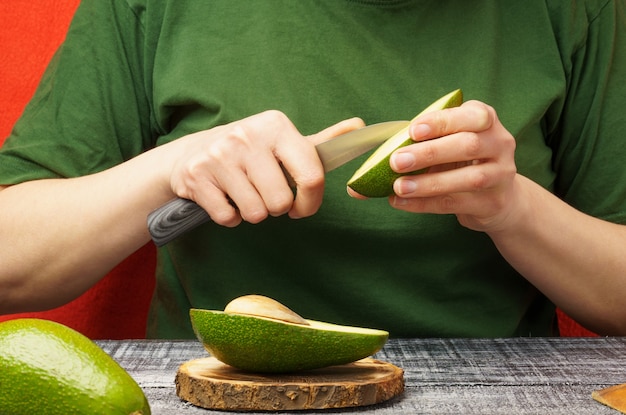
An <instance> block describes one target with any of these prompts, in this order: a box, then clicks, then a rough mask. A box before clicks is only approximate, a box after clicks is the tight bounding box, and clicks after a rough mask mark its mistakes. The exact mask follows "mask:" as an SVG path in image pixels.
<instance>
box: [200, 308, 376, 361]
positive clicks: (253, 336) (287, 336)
mask: <svg viewBox="0 0 626 415" xmlns="http://www.w3.org/2000/svg"><path fill="white" fill-rule="evenodd" d="M190 313H191V320H192V325H193V327H194V331H195V333H196V336H197V337H198V339H199V340H200V341H201V342H202V343H203V344H204V347H205V348H206V350H207V351H208V352H209V353H211V354H212V355H213V356H214V357H215V358H217V359H218V360H220V361H221V362H223V363H226V364H228V365H230V366H233V367H235V368H238V369H241V370H246V371H251V372H258V373H287V372H297V371H302V370H310V369H318V368H322V367H327V366H333V365H340V364H345V363H350V362H354V361H356V360H360V359H362V358H365V357H368V356H370V355H372V354H374V353H375V352H376V351H378V350H380V349H381V348H382V347H383V345H384V344H385V342H386V341H387V337H388V334H387V333H386V332H383V331H372V332H373V334H363V333H355V332H350V331H338V330H323V329H317V328H312V327H311V326H304V325H298V324H292V323H284V322H280V321H275V320H270V319H265V318H259V317H254V316H245V315H238V314H227V313H223V312H220V311H212V310H198V309H192V310H191V312H190ZM335 327H341V326H335ZM374 332H377V333H375V334H374ZM383 333H384V334H383Z"/></svg>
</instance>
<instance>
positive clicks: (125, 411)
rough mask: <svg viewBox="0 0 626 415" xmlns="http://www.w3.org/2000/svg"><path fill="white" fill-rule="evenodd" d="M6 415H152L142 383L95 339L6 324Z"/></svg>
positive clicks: (0, 377) (2, 364)
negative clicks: (133, 377) (98, 344)
mask: <svg viewBox="0 0 626 415" xmlns="http://www.w3.org/2000/svg"><path fill="white" fill-rule="evenodd" d="M0 414H11V415H26V414H28V415H31V414H50V415H56V414H58V415H68V414H72V415H82V414H85V415H87V414H89V415H94V414H103V415H104V414H107V415H150V406H149V404H148V401H147V399H146V397H145V395H144V393H143V391H142V390H141V388H140V387H139V385H137V383H136V382H135V381H134V380H133V379H132V378H131V377H130V375H129V374H128V373H127V372H126V371H125V370H124V369H123V368H122V367H120V366H119V365H118V364H117V362H115V361H114V360H113V359H112V358H111V357H110V356H109V355H108V354H106V353H105V352H104V351H103V350H102V349H100V348H99V347H98V346H97V345H96V344H95V343H93V342H92V341H91V340H90V339H88V338H87V337H85V336H83V335H82V334H80V333H78V332H77V331H75V330H73V329H70V328H69V327H66V326H64V325H61V324H59V323H55V322H52V321H47V320H41V319H16V320H9V321H6V322H4V323H0Z"/></svg>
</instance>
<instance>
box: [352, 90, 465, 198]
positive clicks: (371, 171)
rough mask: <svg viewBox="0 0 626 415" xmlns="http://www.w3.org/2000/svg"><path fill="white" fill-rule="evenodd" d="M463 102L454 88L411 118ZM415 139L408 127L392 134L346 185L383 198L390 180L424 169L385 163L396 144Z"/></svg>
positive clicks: (412, 142) (402, 144)
mask: <svg viewBox="0 0 626 415" xmlns="http://www.w3.org/2000/svg"><path fill="white" fill-rule="evenodd" d="M462 103H463V92H462V91H461V90H460V89H456V90H454V91H452V92H450V93H448V94H446V95H444V96H443V97H441V98H439V99H438V100H437V101H435V102H433V103H432V104H430V105H429V106H428V107H427V108H426V109H424V110H423V111H422V112H420V113H419V114H417V115H416V116H415V117H414V118H413V119H412V120H411V122H412V121H415V120H416V119H418V118H419V117H420V116H421V115H423V114H426V113H428V112H432V111H438V110H442V109H446V108H452V107H458V106H459V105H461V104H462ZM414 143H415V141H413V139H412V138H411V135H410V134H409V126H407V127H405V128H403V129H402V130H400V131H398V132H397V133H396V134H394V135H393V136H392V137H391V138H389V139H388V140H387V141H385V142H384V143H383V144H381V145H380V147H378V148H377V149H376V150H375V151H374V152H373V153H372V155H371V156H370V157H368V159H367V160H365V162H364V163H363V164H362V165H361V167H359V168H358V169H357V170H356V171H355V172H354V175H353V176H352V177H351V178H350V179H349V180H348V187H349V188H351V189H352V190H354V191H355V192H357V193H359V194H360V195H362V196H366V197H387V196H390V195H392V194H393V183H394V182H395V181H396V179H397V178H399V177H400V176H405V175H414V174H419V173H422V172H424V171H426V169H421V170H417V171H413V172H409V173H396V172H395V171H393V170H392V169H391V166H390V165H389V162H390V159H391V155H392V154H393V152H395V151H396V150H397V149H399V148H400V147H404V146H408V145H410V144H414Z"/></svg>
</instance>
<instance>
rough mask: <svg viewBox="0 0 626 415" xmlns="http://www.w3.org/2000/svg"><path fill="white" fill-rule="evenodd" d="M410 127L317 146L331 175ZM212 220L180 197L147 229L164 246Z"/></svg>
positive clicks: (383, 128) (362, 131) (371, 129)
mask: <svg viewBox="0 0 626 415" xmlns="http://www.w3.org/2000/svg"><path fill="white" fill-rule="evenodd" d="M408 124H409V121H387V122H382V123H378V124H372V125H368V126H366V127H363V128H359V129H357V130H353V131H350V132H347V133H345V134H341V135H338V136H337V137H335V138H333V139H331V140H328V141H325V142H323V143H320V144H318V145H316V146H315V149H316V151H317V154H318V156H319V158H320V160H321V162H322V165H323V166H324V171H325V172H329V171H331V170H334V169H336V168H337V167H339V166H341V165H343V164H345V163H347V162H349V161H350V160H353V159H355V158H357V157H358V156H360V155H362V154H365V153H366V152H367V151H369V150H371V149H373V148H374V147H376V146H377V145H379V144H381V143H382V142H383V141H385V140H386V139H387V138H389V137H391V136H392V135H394V134H395V133H397V132H398V131H400V130H401V129H403V128H404V127H406V126H407V125H408ZM209 220H210V217H209V215H208V214H207V212H206V211H205V210H204V209H203V208H202V207H200V206H199V205H198V204H196V203H195V202H194V201H192V200H188V199H182V198H177V199H174V200H171V201H170V202H168V203H166V204H165V205H163V206H161V207H159V208H158V209H156V210H155V211H153V212H151V213H150V214H149V215H148V230H149V232H150V236H151V237H152V240H153V241H154V243H155V244H156V246H163V245H165V244H166V243H168V242H170V241H172V240H173V239H175V238H176V237H178V236H180V235H182V234H183V233H185V232H187V231H188V230H190V229H192V228H195V227H196V226H198V225H200V224H202V223H204V222H207V221H209Z"/></svg>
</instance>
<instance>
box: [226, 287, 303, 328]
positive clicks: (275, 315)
mask: <svg viewBox="0 0 626 415" xmlns="http://www.w3.org/2000/svg"><path fill="white" fill-rule="evenodd" d="M224 312H225V313H227V314H239V315H244V316H254V317H263V318H268V319H271V320H279V321H286V322H288V323H293V324H301V325H304V326H308V325H310V324H309V323H308V322H307V321H306V320H305V319H303V318H302V317H300V316H299V315H298V314H297V313H295V312H294V311H292V310H291V309H290V308H289V307H287V306H285V305H283V304H281V303H279V302H278V301H276V300H274V299H272V298H269V297H265V296H263V295H256V294H251V295H244V296H241V297H237V298H235V299H234V300H232V301H231V302H230V303H228V304H227V305H226V307H225V308H224Z"/></svg>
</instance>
